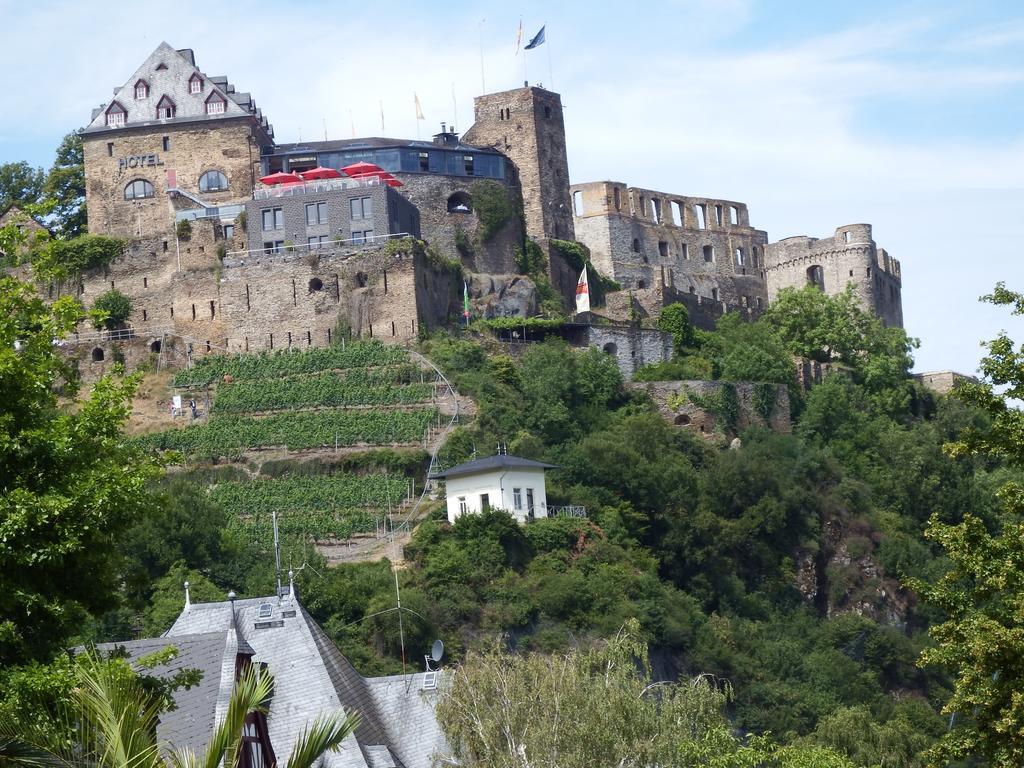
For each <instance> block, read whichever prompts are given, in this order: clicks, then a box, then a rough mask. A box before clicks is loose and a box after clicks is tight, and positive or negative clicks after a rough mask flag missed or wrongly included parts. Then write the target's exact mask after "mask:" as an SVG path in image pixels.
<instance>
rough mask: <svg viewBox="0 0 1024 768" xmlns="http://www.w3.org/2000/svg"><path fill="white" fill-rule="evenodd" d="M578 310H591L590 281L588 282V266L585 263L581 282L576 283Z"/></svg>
mask: <svg viewBox="0 0 1024 768" xmlns="http://www.w3.org/2000/svg"><path fill="white" fill-rule="evenodd" d="M576 311H577V312H589V311H590V283H588V282H587V267H586V266H585V265H584V267H583V271H582V272H581V273H580V279H579V282H578V283H576Z"/></svg>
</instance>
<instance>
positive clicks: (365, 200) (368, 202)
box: [348, 197, 373, 219]
mask: <svg viewBox="0 0 1024 768" xmlns="http://www.w3.org/2000/svg"><path fill="white" fill-rule="evenodd" d="M348 204H349V213H350V214H351V217H352V218H353V219H369V218H372V217H373V198H371V197H353V198H352V199H351V200H349V201H348Z"/></svg>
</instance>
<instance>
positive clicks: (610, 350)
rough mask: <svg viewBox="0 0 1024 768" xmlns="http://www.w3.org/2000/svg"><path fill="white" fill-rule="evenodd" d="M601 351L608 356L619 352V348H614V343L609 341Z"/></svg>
mask: <svg viewBox="0 0 1024 768" xmlns="http://www.w3.org/2000/svg"><path fill="white" fill-rule="evenodd" d="M601 349H602V351H603V352H605V353H606V354H609V355H614V354H615V353H616V352H618V351H619V348H618V347H617V346H615V342H614V341H609V342H608V343H607V344H605V345H604V346H603V347H602V348H601Z"/></svg>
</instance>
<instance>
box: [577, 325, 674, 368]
mask: <svg viewBox="0 0 1024 768" xmlns="http://www.w3.org/2000/svg"><path fill="white" fill-rule="evenodd" d="M586 337H587V344H588V345H589V346H591V347H597V348H598V349H600V350H602V351H603V352H605V353H607V354H609V355H614V357H615V361H616V362H617V363H618V365H619V370H620V371H621V372H622V377H623V378H624V379H626V380H627V381H628V380H629V379H631V378H633V374H635V373H636V370H637V368H640V367H641V366H643V365H648V364H650V363H663V362H665V361H666V360H670V359H671V358H672V337H671V336H670V335H669V334H667V333H665V332H664V331H659V330H656V329H653V328H641V327H639V326H637V325H635V324H633V325H624V326H613V325H591V326H589V327H588V328H587V331H586Z"/></svg>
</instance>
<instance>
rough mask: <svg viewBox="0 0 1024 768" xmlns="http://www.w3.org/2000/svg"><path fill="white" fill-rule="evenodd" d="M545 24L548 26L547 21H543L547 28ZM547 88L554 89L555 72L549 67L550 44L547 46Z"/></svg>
mask: <svg viewBox="0 0 1024 768" xmlns="http://www.w3.org/2000/svg"><path fill="white" fill-rule="evenodd" d="M547 26H548V23H547V22H546V21H545V22H544V27H545V29H546V28H547ZM548 90H549V91H553V90H555V73H554V70H553V69H552V68H551V46H550V45H549V46H548Z"/></svg>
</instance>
